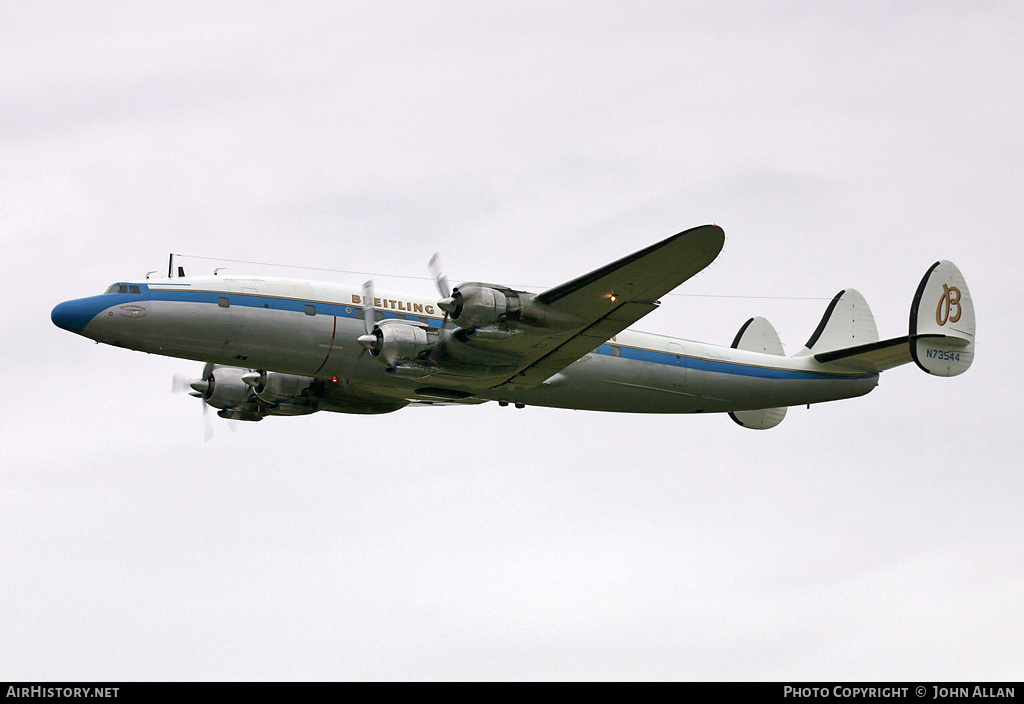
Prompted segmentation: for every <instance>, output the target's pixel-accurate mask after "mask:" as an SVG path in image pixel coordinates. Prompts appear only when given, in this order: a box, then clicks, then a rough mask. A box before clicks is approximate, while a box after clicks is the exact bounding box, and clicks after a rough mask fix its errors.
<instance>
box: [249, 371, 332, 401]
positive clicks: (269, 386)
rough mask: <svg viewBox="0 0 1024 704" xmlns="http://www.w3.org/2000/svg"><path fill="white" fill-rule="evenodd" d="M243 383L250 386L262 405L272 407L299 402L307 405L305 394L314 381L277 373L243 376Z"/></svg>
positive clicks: (309, 378) (304, 377) (308, 395)
mask: <svg viewBox="0 0 1024 704" xmlns="http://www.w3.org/2000/svg"><path fill="white" fill-rule="evenodd" d="M244 381H245V382H246V383H247V384H250V385H251V386H252V389H253V391H255V392H256V397H257V398H259V400H261V401H263V402H264V403H268V404H271V405H273V404H281V403H283V404H293V403H296V402H300V403H301V404H303V405H308V404H309V402H310V401H311V398H310V394H309V393H307V392H308V391H309V390H310V387H311V386H313V384H314V383H315V382H316V379H314V378H313V377H309V376H298V375H296V374H281V373H278V372H251V373H249V374H246V375H244Z"/></svg>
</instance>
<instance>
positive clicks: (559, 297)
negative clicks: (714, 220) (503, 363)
mask: <svg viewBox="0 0 1024 704" xmlns="http://www.w3.org/2000/svg"><path fill="white" fill-rule="evenodd" d="M724 245H725V232H724V230H722V228H721V227H719V226H718V225H704V226H701V227H695V228H692V229H690V230H685V231H683V232H680V233H679V234H676V235H673V236H672V237H669V238H667V239H665V240H662V241H661V242H657V243H655V244H652V245H651V246H649V247H645V248H644V249H641V250H640V251H638V252H634V253H633V254H630V255H629V256H626V257H623V258H622V259H619V260H617V261H614V262H612V263H611V264H608V265H606V266H603V267H601V268H600V269H595V270H594V271H592V272H590V273H589V274H584V275H583V276H580V277H577V278H575V279H572V280H571V281H567V282H566V283H564V284H561V285H559V286H555V287H554V288H551V289H548V290H547V291H545V292H543V293H541V294H538V296H537V300H538V301H539V302H540V303H543V304H545V305H547V306H549V307H551V308H553V309H555V310H557V311H559V312H562V313H565V314H567V315H571V316H573V317H575V318H577V319H579V320H581V321H583V325H582V326H580V327H577V328H575V329H574V330H570V331H568V332H567V333H566V334H564V335H561V336H556V337H545V338H544V339H542V340H538V341H537V343H538V344H535V345H533V346H532V347H531V348H530V350H529V356H528V357H527V360H526V361H527V363H526V364H525V365H524V366H523V367H522V368H520V369H519V370H518V371H517V372H516V373H515V374H514V375H512V376H511V377H509V378H508V379H506V380H505V381H504V382H502V383H500V384H497V385H496V387H498V388H504V389H509V390H515V389H523V388H530V387H533V386H536V385H537V384H540V383H541V382H543V381H544V380H545V379H547V378H549V377H550V376H552V375H553V374H555V373H556V372H558V371H559V370H561V369H564V368H565V367H567V366H568V365H570V364H572V363H573V362H575V361H576V360H577V359H579V358H580V357H582V356H583V355H585V354H586V353H587V352H590V351H591V350H593V349H594V348H596V347H598V346H599V345H601V344H602V343H604V342H606V341H607V340H609V339H610V338H611V337H612V336H613V335H616V334H617V333H619V332H621V331H622V330H625V329H626V328H627V327H629V326H630V325H632V324H633V323H635V322H636V321H637V320H639V319H640V318H642V317H643V316H645V315H647V314H648V313H650V312H651V311H653V310H655V309H656V308H657V307H658V299H659V298H661V297H662V296H664V295H665V294H666V293H669V292H670V291H672V290H673V289H675V288H676V287H678V286H679V285H680V284H682V283H683V282H684V281H686V280H687V279H690V278H691V277H693V276H694V275H695V274H697V273H698V272H700V271H702V270H703V269H704V268H706V267H707V266H708V265H709V264H711V262H713V261H714V260H715V258H716V257H717V256H718V254H719V252H721V251H722V247H723V246H724Z"/></svg>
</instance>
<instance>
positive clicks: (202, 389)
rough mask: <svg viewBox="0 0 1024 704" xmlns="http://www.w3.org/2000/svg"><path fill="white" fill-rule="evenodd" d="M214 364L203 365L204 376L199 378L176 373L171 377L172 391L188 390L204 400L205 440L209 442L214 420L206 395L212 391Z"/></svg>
mask: <svg viewBox="0 0 1024 704" xmlns="http://www.w3.org/2000/svg"><path fill="white" fill-rule="evenodd" d="M212 372H213V365H212V364H209V363H207V365H206V366H205V367H203V376H202V377H201V378H199V379H193V378H192V377H189V376H185V375H184V374H175V375H174V376H173V377H172V379H171V393H175V394H180V393H185V392H188V395H189V396H194V397H195V398H198V399H200V400H201V401H202V402H203V442H209V440H210V438H212V437H213V421H212V420H211V419H210V404H208V403H207V402H206V395H207V394H208V393H209V392H210V379H211V377H212Z"/></svg>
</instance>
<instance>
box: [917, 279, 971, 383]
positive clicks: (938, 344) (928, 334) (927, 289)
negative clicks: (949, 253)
mask: <svg viewBox="0 0 1024 704" xmlns="http://www.w3.org/2000/svg"><path fill="white" fill-rule="evenodd" d="M974 329H975V323H974V302H973V301H972V300H971V292H970V291H969V290H968V288H967V282H966V281H965V280H964V277H963V274H961V273H960V270H959V269H957V268H956V265H954V264H953V262H948V261H939V262H935V264H933V265H932V267H931V268H930V269H929V270H928V272H927V273H926V274H925V275H924V278H923V279H921V285H920V286H918V287H917V294H916V295H915V296H914V303H913V304H912V305H911V307H910V352H911V355H912V356H913V358H914V361H915V362H916V363H917V366H919V367H921V369H924V370H925V371H926V372H928V373H929V374H935V375H936V376H957V375H958V374H963V373H964V372H965V371H967V369H968V367H970V366H971V362H973V361H974Z"/></svg>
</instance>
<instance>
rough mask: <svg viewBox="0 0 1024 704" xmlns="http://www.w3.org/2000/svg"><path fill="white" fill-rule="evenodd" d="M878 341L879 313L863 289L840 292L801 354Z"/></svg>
mask: <svg viewBox="0 0 1024 704" xmlns="http://www.w3.org/2000/svg"><path fill="white" fill-rule="evenodd" d="M875 342H878V328H877V327H876V326H875V316H874V315H872V314H871V308H870V307H868V302H867V301H865V300H864V296H862V295H860V292H858V291H855V290H853V289H852V288H848V289H846V290H845V291H840V292H839V293H837V294H836V297H835V298H833V299H832V302H831V303H829V304H828V308H826V309H825V315H823V316H822V318H821V322H820V323H818V327H817V329H816V330H815V331H814V334H813V335H811V338H810V339H809V340H808V341H807V345H806V346H805V347H804V349H803V350H801V351H800V352H799V355H808V354H821V353H822V352H831V351H833V350H842V349H846V348H849V347H857V346H859V345H870V344H872V343H875Z"/></svg>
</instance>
